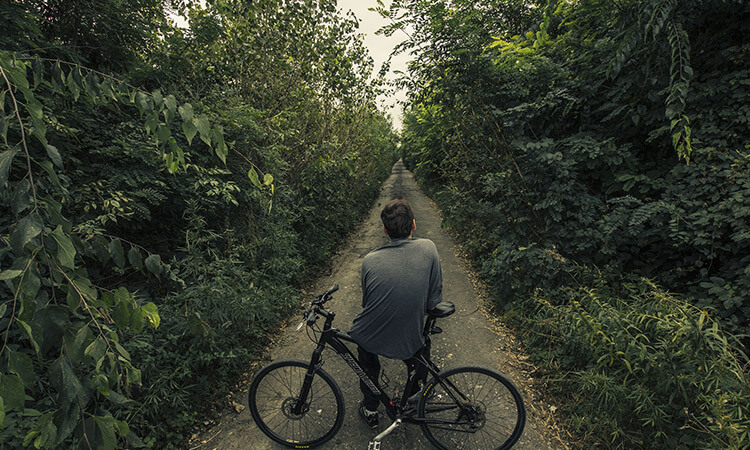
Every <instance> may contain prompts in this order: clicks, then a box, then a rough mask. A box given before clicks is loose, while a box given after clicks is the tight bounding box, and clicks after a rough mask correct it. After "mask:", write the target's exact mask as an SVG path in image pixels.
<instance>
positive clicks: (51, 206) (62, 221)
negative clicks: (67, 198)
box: [44, 197, 73, 233]
mask: <svg viewBox="0 0 750 450" xmlns="http://www.w3.org/2000/svg"><path fill="white" fill-rule="evenodd" d="M44 209H45V211H46V212H47V218H48V219H49V221H50V222H51V223H52V224H53V225H61V226H62V229H63V231H64V232H65V233H70V232H71V230H72V228H73V224H72V223H71V222H70V221H69V220H68V219H66V218H65V217H63V215H62V205H61V204H60V203H59V202H58V201H57V200H55V199H54V198H52V197H45V198H44Z"/></svg>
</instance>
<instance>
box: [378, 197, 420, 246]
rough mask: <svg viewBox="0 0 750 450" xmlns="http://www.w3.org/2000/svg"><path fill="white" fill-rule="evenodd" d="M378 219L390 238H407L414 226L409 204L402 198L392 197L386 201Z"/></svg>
mask: <svg viewBox="0 0 750 450" xmlns="http://www.w3.org/2000/svg"><path fill="white" fill-rule="evenodd" d="M380 219H381V220H382V221H383V228H385V232H386V233H388V236H390V238H391V239H400V238H408V237H410V236H411V233H412V231H414V229H415V228H416V223H415V222H414V213H413V212H412V210H411V206H409V202H407V201H406V200H404V199H403V198H394V199H393V200H391V201H389V202H388V203H386V205H385V207H383V211H381V212H380Z"/></svg>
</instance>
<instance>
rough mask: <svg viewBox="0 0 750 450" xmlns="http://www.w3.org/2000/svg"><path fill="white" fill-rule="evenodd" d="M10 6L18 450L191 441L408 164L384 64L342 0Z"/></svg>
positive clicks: (11, 333)
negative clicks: (385, 106)
mask: <svg viewBox="0 0 750 450" xmlns="http://www.w3.org/2000/svg"><path fill="white" fill-rule="evenodd" d="M6 3H7V2H5V3H2V4H0V29H2V30H3V34H2V36H0V73H1V75H2V76H0V138H1V140H0V298H1V299H2V302H1V303H0V426H1V428H0V445H2V446H5V447H13V448H16V447H30V446H33V447H36V448H66V447H68V448H73V447H76V448H78V447H81V448H102V449H108V448H119V447H123V448H124V447H128V448H135V447H142V446H144V445H145V446H148V447H159V448H175V447H180V446H182V445H184V441H185V438H186V436H189V430H192V429H193V423H194V422H195V420H196V419H197V418H198V417H200V416H201V415H202V414H205V413H206V412H207V410H208V409H209V408H211V407H212V402H214V401H216V400H219V399H221V398H223V397H224V396H225V395H226V393H227V391H228V389H229V388H230V387H231V386H233V385H234V383H235V382H236V377H237V376H239V374H240V373H241V371H242V369H243V367H246V365H247V364H248V363H249V362H250V361H251V360H252V359H253V358H256V357H258V355H259V354H260V352H261V351H263V349H265V347H266V346H267V344H268V342H269V334H272V333H274V332H276V331H277V330H278V324H279V322H280V321H281V319H282V318H284V317H286V316H287V315H288V314H290V313H291V312H292V311H294V310H295V308H296V307H297V306H298V304H299V301H300V293H299V288H300V286H301V285H302V283H303V282H305V281H306V280H308V279H309V277H311V276H314V275H316V274H317V273H318V272H319V270H320V267H321V266H324V265H325V264H328V262H329V258H330V255H331V254H332V252H333V250H334V249H335V248H337V247H338V246H339V245H340V243H341V240H342V238H343V237H344V236H345V235H346V233H347V232H348V231H349V230H351V229H352V227H353V226H354V225H355V224H356V223H357V222H358V221H359V219H360V218H361V217H362V215H363V214H365V213H366V212H367V211H368V210H369V208H370V206H371V204H372V201H373V200H374V199H375V197H376V196H377V192H378V188H379V185H380V183H381V182H382V180H383V179H384V178H385V177H386V176H387V175H388V173H389V170H390V167H391V165H392V164H393V163H394V162H395V159H396V156H395V151H396V139H397V137H396V135H395V134H394V133H393V131H392V129H391V125H390V123H389V122H388V120H387V119H386V118H385V117H384V116H383V114H382V113H380V112H379V111H378V110H377V108H376V106H375V95H376V92H377V91H378V87H377V85H376V84H373V83H371V82H370V81H369V74H370V72H371V70H372V62H371V59H370V58H369V57H368V56H367V54H366V52H365V50H364V47H363V46H362V42H361V39H360V38H359V37H357V35H356V21H355V20H354V19H352V18H351V17H348V18H345V17H342V16H340V15H339V14H338V13H337V12H336V8H335V6H336V2H335V1H334V0H321V1H316V2H303V3H301V2H297V1H291V0H263V1H261V2H252V3H249V2H217V3H214V2H209V4H208V5H207V6H206V7H205V9H204V8H200V7H198V6H197V5H196V7H195V8H188V7H189V6H190V5H187V4H185V3H184V2H170V1H166V0H146V1H140V0H139V1H119V0H117V1H115V0H104V1H88V0H84V1H82V2H78V3H76V4H75V5H67V6H70V8H67V7H66V8H62V7H60V6H61V3H60V2H41V3H40V2H37V1H26V0H22V1H19V2H13V3H12V4H6ZM188 3H190V2H188ZM171 7H177V8H179V9H180V10H181V11H182V12H183V13H184V15H185V16H187V17H189V19H190V28H189V29H178V28H175V27H174V26H173V25H171V24H170V22H169V20H168V19H167V17H166V10H167V8H171ZM269 24H273V25H269Z"/></svg>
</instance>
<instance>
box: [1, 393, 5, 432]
mask: <svg viewBox="0 0 750 450" xmlns="http://www.w3.org/2000/svg"><path fill="white" fill-rule="evenodd" d="M4 424H5V402H4V401H3V396H2V395H0V427H2V426H4Z"/></svg>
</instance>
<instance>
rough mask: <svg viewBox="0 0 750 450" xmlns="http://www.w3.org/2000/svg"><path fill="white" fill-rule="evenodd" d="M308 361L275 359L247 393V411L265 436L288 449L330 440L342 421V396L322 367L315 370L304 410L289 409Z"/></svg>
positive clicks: (257, 377) (303, 376)
mask: <svg viewBox="0 0 750 450" xmlns="http://www.w3.org/2000/svg"><path fill="white" fill-rule="evenodd" d="M308 367H309V363H307V362H303V361H295V360H286V361H278V362H275V363H272V364H269V365H268V366H266V367H264V368H263V369H262V370H261V371H260V372H258V375H256V377H255V379H254V380H253V382H252V383H251V384H250V390H249V392H248V404H249V405H250V414H251V415H252V416H253V420H254V421H255V423H256V425H258V428H260V430H261V431H262V432H263V433H264V434H265V435H266V436H268V437H269V438H271V439H273V440H274V441H275V442H278V443H279V444H282V445H285V446H287V447H291V448H309V447H315V446H318V445H321V444H323V443H325V442H326V441H328V440H329V439H331V438H332V437H333V436H334V435H335V434H336V433H337V432H338V431H339V429H340V428H341V425H342V424H343V423H344V396H343V394H342V393H341V389H340V388H339V387H338V385H337V384H336V382H335V381H334V380H333V378H331V376H330V375H329V374H328V373H327V372H326V371H324V370H323V369H320V368H319V369H318V370H316V371H315V375H314V377H313V381H312V386H311V388H310V394H309V395H308V398H307V401H306V405H305V409H304V411H303V412H302V414H300V415H295V414H294V412H293V411H292V408H293V406H294V405H295V403H296V401H297V398H298V397H299V393H300V390H301V388H302V383H303V381H304V379H305V374H306V373H307V368H308Z"/></svg>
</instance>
